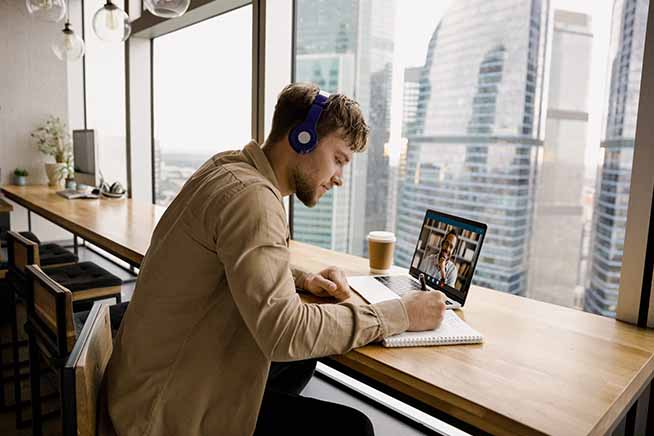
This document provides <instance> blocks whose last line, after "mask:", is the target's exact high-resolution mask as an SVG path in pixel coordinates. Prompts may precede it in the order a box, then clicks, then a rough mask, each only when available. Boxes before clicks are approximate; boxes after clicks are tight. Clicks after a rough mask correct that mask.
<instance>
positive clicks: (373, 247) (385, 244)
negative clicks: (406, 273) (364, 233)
mask: <svg viewBox="0 0 654 436" xmlns="http://www.w3.org/2000/svg"><path fill="white" fill-rule="evenodd" d="M367 239H368V259H369V261H370V272H371V273H373V274H385V273H387V272H388V271H389V270H390V269H391V266H392V265H393V251H394V250H395V234H394V233H393V232H370V233H368V237H367Z"/></svg>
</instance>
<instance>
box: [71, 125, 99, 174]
mask: <svg viewBox="0 0 654 436" xmlns="http://www.w3.org/2000/svg"><path fill="white" fill-rule="evenodd" d="M73 158H74V162H75V181H76V182H77V183H78V184H84V185H90V186H98V185H99V184H100V176H99V172H100V171H99V167H98V148H97V146H96V141H95V130H93V129H82V130H73Z"/></svg>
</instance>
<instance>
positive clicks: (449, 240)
mask: <svg viewBox="0 0 654 436" xmlns="http://www.w3.org/2000/svg"><path fill="white" fill-rule="evenodd" d="M454 247H456V236H454V235H453V234H452V233H450V234H449V235H447V237H446V238H444V239H443V240H442V241H441V250H440V253H439V257H441V258H443V259H445V260H449V259H450V258H451V257H452V253H453V252H454Z"/></svg>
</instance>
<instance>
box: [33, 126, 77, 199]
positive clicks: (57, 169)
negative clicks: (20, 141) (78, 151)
mask: <svg viewBox="0 0 654 436" xmlns="http://www.w3.org/2000/svg"><path fill="white" fill-rule="evenodd" d="M31 136H32V138H34V140H35V142H36V145H37V147H38V148H39V151H41V152H42V153H44V154H46V155H48V156H52V157H54V159H55V163H46V164H45V172H46V173H47V174H48V180H49V181H50V186H60V185H61V182H62V181H63V180H64V179H65V178H66V176H67V175H68V174H69V167H70V164H69V162H70V161H71V160H72V154H73V153H72V144H71V142H70V135H69V134H68V128H67V127H66V123H64V122H63V121H61V119H60V118H59V117H55V116H50V117H49V118H48V119H47V120H46V122H45V125H43V126H40V127H39V128H37V129H36V130H35V131H33V132H32V134H31Z"/></svg>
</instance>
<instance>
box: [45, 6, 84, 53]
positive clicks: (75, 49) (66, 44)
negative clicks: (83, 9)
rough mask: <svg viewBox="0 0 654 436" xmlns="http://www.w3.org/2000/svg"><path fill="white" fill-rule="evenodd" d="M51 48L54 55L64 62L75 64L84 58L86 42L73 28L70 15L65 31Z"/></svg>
mask: <svg viewBox="0 0 654 436" xmlns="http://www.w3.org/2000/svg"><path fill="white" fill-rule="evenodd" d="M51 47H52V51H53V52H54V54H55V55H56V56H57V57H58V58H59V60H62V61H69V62H74V61H77V60H79V59H80V58H81V57H82V56H84V41H83V40H82V38H80V37H79V36H78V35H77V34H76V33H75V32H74V31H73V29H72V28H71V26H70V18H69V16H68V14H66V24H64V28H63V30H62V31H61V33H60V34H59V36H58V37H57V38H56V39H55V40H54V41H53V42H52V45H51Z"/></svg>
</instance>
